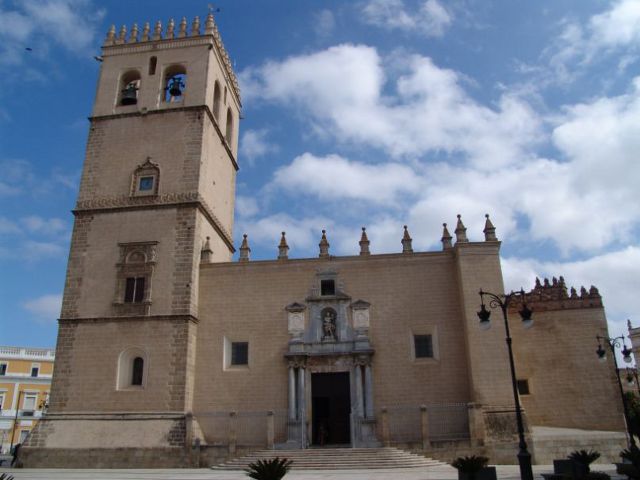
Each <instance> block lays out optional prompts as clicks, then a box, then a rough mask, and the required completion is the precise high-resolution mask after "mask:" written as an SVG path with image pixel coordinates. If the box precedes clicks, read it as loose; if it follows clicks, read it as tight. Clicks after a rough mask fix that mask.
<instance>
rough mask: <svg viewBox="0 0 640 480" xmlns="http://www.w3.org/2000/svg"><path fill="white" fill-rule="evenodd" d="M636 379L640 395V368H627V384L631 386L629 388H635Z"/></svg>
mask: <svg viewBox="0 0 640 480" xmlns="http://www.w3.org/2000/svg"><path fill="white" fill-rule="evenodd" d="M634 378H635V384H636V389H637V390H638V393H640V381H638V368H637V367H633V368H631V367H627V384H628V385H629V387H633V384H634V381H633V379H634Z"/></svg>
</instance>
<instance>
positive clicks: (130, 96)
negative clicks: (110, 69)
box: [120, 82, 138, 105]
mask: <svg viewBox="0 0 640 480" xmlns="http://www.w3.org/2000/svg"><path fill="white" fill-rule="evenodd" d="M120 103H121V104H122V105H135V104H136V103H138V87H136V84H135V83H133V82H131V83H129V84H128V85H127V86H126V87H125V88H124V89H123V90H122V100H121V101H120Z"/></svg>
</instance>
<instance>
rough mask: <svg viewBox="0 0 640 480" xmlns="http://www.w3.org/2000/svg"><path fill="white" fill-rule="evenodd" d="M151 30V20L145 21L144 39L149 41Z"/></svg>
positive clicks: (143, 28)
mask: <svg viewBox="0 0 640 480" xmlns="http://www.w3.org/2000/svg"><path fill="white" fill-rule="evenodd" d="M150 31H151V27H150V26H149V22H145V24H144V27H142V41H143V42H148V41H149V32H150Z"/></svg>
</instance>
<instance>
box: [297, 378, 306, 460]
mask: <svg viewBox="0 0 640 480" xmlns="http://www.w3.org/2000/svg"><path fill="white" fill-rule="evenodd" d="M305 373H306V369H305V368H304V367H300V368H299V369H298V386H299V389H298V418H299V419H300V447H301V448H306V447H307V411H306V408H305V407H306V405H305V403H306V402H305V399H306V395H305Z"/></svg>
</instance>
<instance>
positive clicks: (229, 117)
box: [224, 108, 233, 147]
mask: <svg viewBox="0 0 640 480" xmlns="http://www.w3.org/2000/svg"><path fill="white" fill-rule="evenodd" d="M224 138H225V139H226V140H227V143H228V144H229V147H231V146H232V144H233V143H232V142H233V114H232V113H231V109H230V108H228V109H227V129H226V130H225V135H224Z"/></svg>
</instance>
